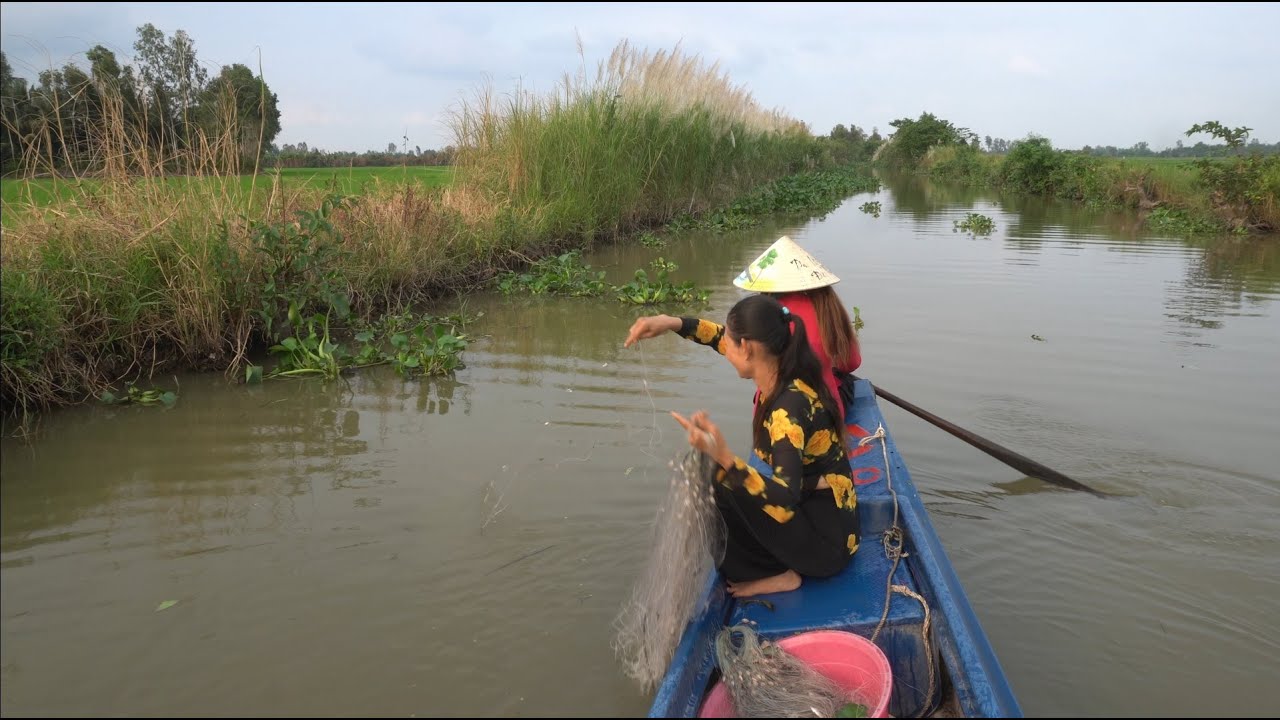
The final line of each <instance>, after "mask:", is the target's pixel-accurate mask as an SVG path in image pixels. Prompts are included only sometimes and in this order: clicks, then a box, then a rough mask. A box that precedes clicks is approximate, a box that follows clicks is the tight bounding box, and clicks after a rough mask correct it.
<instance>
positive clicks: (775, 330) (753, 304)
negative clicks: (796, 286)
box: [728, 295, 844, 447]
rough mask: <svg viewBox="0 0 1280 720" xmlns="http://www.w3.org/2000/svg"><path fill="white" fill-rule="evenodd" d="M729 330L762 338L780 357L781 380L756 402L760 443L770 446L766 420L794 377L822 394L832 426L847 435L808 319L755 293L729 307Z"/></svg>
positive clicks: (755, 427)
mask: <svg viewBox="0 0 1280 720" xmlns="http://www.w3.org/2000/svg"><path fill="white" fill-rule="evenodd" d="M728 325H729V334H730V335H731V336H732V337H733V339H735V340H738V341H741V340H758V341H760V343H761V344H763V345H764V347H765V349H766V350H767V351H768V352H769V353H770V354H771V355H773V356H774V357H776V358H777V360H778V382H777V384H775V385H774V387H773V390H772V392H770V393H769V395H768V397H762V398H760V402H759V403H757V404H756V412H755V421H754V423H753V433H754V437H755V444H756V447H768V446H769V434H768V431H766V430H765V429H764V420H765V416H766V414H767V413H768V412H770V408H772V407H773V404H774V402H775V401H776V400H777V399H778V396H779V395H780V394H782V392H783V391H784V390H786V389H787V388H788V387H790V385H791V382H792V381H793V380H800V381H801V382H803V383H804V384H806V385H808V386H809V387H810V388H812V389H813V391H814V392H815V393H817V394H818V400H819V401H821V402H822V407H823V409H824V410H826V412H827V414H828V415H829V416H830V417H831V422H832V427H834V428H836V430H837V432H838V433H839V434H841V435H843V432H844V418H841V417H839V416H838V413H839V410H838V408H839V406H838V405H837V404H836V402H835V399H834V398H832V397H831V392H830V391H829V390H828V389H827V384H826V383H825V382H823V377H822V365H821V363H820V362H819V361H818V357H817V356H816V355H814V353H813V349H812V348H810V347H809V335H808V330H807V329H806V328H805V325H804V320H802V319H800V318H799V317H797V316H796V315H794V314H792V313H791V311H790V310H788V309H787V308H786V307H783V306H782V305H781V304H780V303H779V302H778V301H777V300H775V299H774V298H772V297H769V296H767V295H753V296H751V297H748V298H745V299H743V300H741V301H739V302H738V304H737V305H734V306H733V309H732V310H730V311H729V318H728Z"/></svg>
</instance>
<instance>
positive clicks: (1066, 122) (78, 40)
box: [0, 2, 1280, 150]
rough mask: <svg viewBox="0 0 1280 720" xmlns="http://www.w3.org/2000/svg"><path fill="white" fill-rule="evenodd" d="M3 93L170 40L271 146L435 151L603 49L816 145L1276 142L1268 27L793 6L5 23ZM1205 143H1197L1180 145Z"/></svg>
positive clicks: (1233, 18) (1103, 14) (1273, 54)
mask: <svg viewBox="0 0 1280 720" xmlns="http://www.w3.org/2000/svg"><path fill="white" fill-rule="evenodd" d="M0 15H2V17H0V45H2V46H3V49H4V52H5V54H6V55H7V56H8V58H9V62H10V64H11V65H13V66H14V69H15V71H16V72H17V74H19V75H22V76H25V77H28V78H34V77H35V75H36V73H37V72H38V71H39V70H40V69H45V68H48V67H49V65H50V64H51V63H52V64H54V65H59V66H60V65H62V64H63V63H64V62H66V61H67V60H68V59H72V58H74V59H76V60H79V61H81V62H83V58H84V52H85V51H86V50H88V49H89V48H90V47H92V46H93V45H95V44H103V45H106V46H107V47H109V48H112V49H113V50H115V51H116V53H117V55H118V56H121V58H122V59H127V58H128V57H129V56H131V55H132V47H133V41H134V39H135V37H136V28H137V27H138V26H139V25H142V24H143V23H146V22H151V23H153V24H155V25H156V26H157V27H159V28H160V29H161V30H163V31H164V32H165V33H166V34H172V33H173V32H174V31H175V30H178V29H183V30H186V31H187V32H188V33H189V34H190V35H191V36H192V38H193V39H194V40H195V43H196V51H197V54H198V57H199V58H200V60H201V61H203V62H204V63H206V64H207V65H209V66H210V68H211V69H210V73H209V74H210V75H211V76H212V75H213V74H215V73H216V72H217V66H220V65H223V64H229V63H236V62H239V63H244V64H246V65H249V66H250V67H253V68H255V69H256V68H257V67H258V62H259V61H258V53H259V51H260V52H261V62H262V66H263V68H264V70H265V73H266V78H267V83H268V85H269V86H270V87H271V89H272V90H273V91H274V92H275V93H276V94H277V95H278V96H279V98H280V110H281V115H282V117H281V124H282V125H283V127H284V129H283V131H282V132H281V134H280V136H279V137H278V138H277V140H276V141H277V143H279V144H284V143H296V142H298V141H303V140H305V141H306V142H307V143H309V144H310V145H312V146H318V147H322V148H325V149H328V150H366V149H371V148H378V149H382V148H385V147H386V145H387V143H388V142H392V141H394V142H396V143H399V142H401V136H402V135H405V134H406V132H407V134H408V136H409V143H410V145H418V146H421V147H423V148H428V147H441V146H443V145H446V144H448V143H449V142H450V135H449V132H448V129H447V127H446V126H445V124H444V122H443V120H444V118H445V117H446V113H447V111H448V109H449V108H450V106H453V105H455V104H456V103H457V101H458V99H459V98H460V97H462V96H464V95H466V94H468V93H469V92H470V91H472V90H473V89H475V88H476V87H477V86H478V85H479V84H480V83H481V82H483V81H484V79H485V78H486V77H487V78H491V79H492V81H493V83H494V86H495V88H496V89H498V90H500V91H507V90H510V89H512V88H514V87H515V84H516V83H517V82H522V83H523V84H524V86H525V87H527V88H533V89H546V88H550V87H551V86H552V85H553V84H554V82H555V81H556V79H557V78H559V77H560V75H561V74H562V73H564V72H565V71H574V70H576V69H577V68H578V67H579V63H580V60H579V58H578V55H577V50H576V45H575V33H577V35H580V36H581V38H582V40H583V44H584V46H585V50H586V56H587V60H588V62H590V63H591V64H592V67H593V68H594V63H595V61H597V60H599V59H602V58H605V57H607V56H608V54H609V52H610V51H611V50H612V49H613V47H614V45H615V44H616V43H617V42H618V41H619V40H621V39H624V38H625V39H629V40H631V41H632V42H633V44H636V45H639V46H642V47H648V48H653V49H657V48H663V47H665V48H670V47H673V46H674V45H675V44H676V43H680V44H681V46H682V47H683V48H684V49H685V50H686V51H689V52H693V53H697V54H700V55H702V56H703V57H704V58H706V59H708V60H718V61H720V63H721V64H722V66H723V68H724V69H725V70H726V71H727V72H728V73H729V75H730V77H731V79H732V80H733V81H734V82H736V83H738V84H742V85H745V86H747V87H748V88H749V89H750V90H751V91H752V92H753V93H754V95H755V97H756V99H757V100H758V101H759V102H760V103H761V104H762V105H764V106H766V107H778V108H781V109H783V110H786V111H787V112H788V113H789V114H791V115H792V116H794V117H797V118H799V119H800V120H803V121H805V122H807V123H809V126H810V127H811V129H813V130H814V131H815V132H817V133H826V132H827V131H829V130H830V128H831V127H832V126H833V125H835V124H836V123H845V124H856V125H859V126H861V127H863V128H864V129H866V130H868V131H870V129H871V128H872V127H879V128H880V130H881V131H882V132H884V131H885V129H886V128H887V127H888V124H889V121H891V120H893V119H895V118H899V117H907V116H909V117H917V116H919V114H920V113H921V112H924V111H929V112H932V113H934V114H936V115H939V116H941V117H943V118H946V119H948V120H950V121H952V122H954V123H955V124H956V125H959V126H962V127H968V128H971V129H973V130H975V131H976V132H978V134H979V135H991V136H994V137H1004V138H1009V139H1014V138H1019V137H1024V136H1026V135H1027V134H1028V133H1036V134H1039V135H1044V136H1046V137H1048V138H1050V139H1051V140H1052V141H1053V143H1054V145H1055V146H1057V147H1066V148H1076V147H1080V146H1082V145H1086V144H1093V145H1118V146H1128V145H1132V144H1133V143H1135V142H1137V141H1139V140H1146V141H1148V142H1150V143H1151V145H1152V146H1153V147H1154V148H1157V149H1160V148H1164V147H1167V146H1170V145H1172V144H1173V143H1174V141H1176V140H1178V139H1181V138H1182V137H1183V136H1182V132H1183V131H1185V130H1186V129H1187V128H1189V127H1190V126H1191V125H1193V124H1195V123H1197V122H1200V121H1204V120H1211V119H1212V120H1220V121H1222V122H1223V123H1225V124H1227V125H1231V126H1237V125H1247V126H1249V127H1252V128H1254V133H1253V137H1255V138H1258V139H1260V140H1263V141H1265V142H1276V141H1280V5H1277V4H1274V3H1272V4H1266V5H1264V4H1242V3H1237V4H1216V3H1215V4H1212V5H1210V4H1183V5H1174V4H1165V3H1161V4H1150V5H1138V4H1132V5H1109V4H1108V5H1075V4H1071V5H1048V6H1044V5H1026V4H1018V5H1014V4H1006V3H1000V4H995V3H975V4H970V5H963V6H961V5H945V6H940V5H931V4H901V3H895V4H892V5H888V4H882V3H873V4H850V5H827V4H806V3H788V4H785V5H784V4H781V3H767V4H762V5H748V4H733V5H731V4H716V5H711V4H687V5H686V4H681V5H669V4H661V3H658V4H625V5H619V4H601V5H576V4H561V3H551V4H544V5H512V4H496V3H495V4H488V5H450V4H444V3H432V4H422V5H418V4H413V5H405V6H400V5H391V4H378V3H365V4H360V5H351V4H342V3H336V4H323V5H321V4H305V5H284V4H277V3H258V4H253V5H249V4H241V3H209V4H205V3H200V4H197V3H158V4H150V3H149V4H142V3H95V4H80V3H57V4H46V3H10V2H6V3H4V4H3V6H2V7H0ZM1196 139H1206V140H1207V139H1208V138H1204V136H1198V137H1197V138H1193V139H1192V140H1190V141H1189V142H1195V140H1196Z"/></svg>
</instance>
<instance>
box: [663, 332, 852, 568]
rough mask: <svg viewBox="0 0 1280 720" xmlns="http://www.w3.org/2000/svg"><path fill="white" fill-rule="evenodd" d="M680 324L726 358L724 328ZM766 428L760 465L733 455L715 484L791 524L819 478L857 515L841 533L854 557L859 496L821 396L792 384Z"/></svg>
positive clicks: (691, 336)
mask: <svg viewBox="0 0 1280 720" xmlns="http://www.w3.org/2000/svg"><path fill="white" fill-rule="evenodd" d="M681 321H682V326H681V329H680V331H679V332H680V335H681V336H683V337H685V338H687V339H689V340H693V341H694V342H697V343H699V344H701V345H706V346H708V347H713V348H715V349H716V350H717V351H718V352H720V353H721V354H724V342H725V337H724V327H723V326H722V325H718V324H716V323H713V322H710V321H707V320H699V319H697V318H689V317H686V318H681ZM764 428H765V430H767V431H768V437H769V445H768V447H756V448H755V449H754V452H755V455H756V457H757V458H758V459H759V460H760V462H759V463H747V462H745V461H743V460H742V459H741V458H738V457H735V458H734V466H733V467H732V468H730V469H728V470H724V469H722V470H720V472H719V474H718V475H717V480H718V481H719V482H720V483H721V484H722V485H724V486H725V487H727V488H729V489H731V490H734V491H735V494H737V492H738V491H742V492H745V494H746V498H744V500H745V501H746V502H747V503H749V504H752V505H754V506H756V507H757V508H758V509H759V510H760V511H761V512H763V513H764V514H765V515H767V516H769V517H770V518H772V519H773V521H774V522H775V523H777V524H778V525H787V524H788V523H791V522H792V520H793V519H794V518H795V516H796V514H797V512H799V511H801V506H802V505H803V504H804V503H806V502H807V501H809V500H810V499H811V498H813V497H814V495H815V492H816V491H817V487H818V482H819V480H824V481H826V485H827V486H828V487H830V488H831V492H832V495H833V496H834V500H835V505H836V508H838V509H840V510H844V511H847V512H849V513H853V514H854V517H853V518H850V519H849V520H850V521H851V524H849V525H848V526H847V532H844V533H841V534H840V537H841V538H842V539H843V540H844V545H845V549H846V550H848V552H849V553H850V554H852V553H853V552H854V551H855V550H857V549H858V533H857V524H856V508H857V504H858V500H857V493H856V492H855V490H854V487H853V478H852V474H851V472H850V468H849V459H848V455H847V454H846V452H845V445H844V434H843V433H842V432H840V428H838V427H836V426H835V425H834V423H833V421H832V419H831V415H830V413H828V412H827V411H826V410H825V409H824V408H823V406H822V402H821V400H819V399H818V394H817V393H816V392H814V390H813V388H811V387H809V385H807V384H805V383H804V382H803V381H801V380H799V379H796V380H792V381H791V384H790V385H789V386H788V387H787V388H786V389H785V390H783V391H782V392H781V393H779V394H778V397H777V399H776V400H775V401H774V403H773V406H772V407H771V408H769V410H768V412H767V413H766V414H765V417H764ZM753 465H758V466H761V467H760V468H759V469H758V468H757V467H753ZM763 468H769V469H771V471H772V472H771V473H770V472H768V471H765V470H763ZM824 495H825V493H824ZM747 498H749V500H747ZM842 514H843V513H842ZM840 525H841V526H846V523H845V522H840ZM830 530H835V528H831V529H830ZM823 534H824V535H828V536H829V535H831V534H833V533H827V532H824V533H823Z"/></svg>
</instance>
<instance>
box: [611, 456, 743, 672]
mask: <svg viewBox="0 0 1280 720" xmlns="http://www.w3.org/2000/svg"><path fill="white" fill-rule="evenodd" d="M714 473H715V463H714V461H712V460H711V459H710V458H709V457H708V456H706V455H703V454H702V453H699V452H696V451H690V452H689V453H688V454H686V455H685V456H684V458H683V459H682V460H681V461H680V462H678V463H675V462H673V463H672V468H671V482H670V485H669V486H668V489H667V494H666V497H664V498H663V501H662V503H661V505H659V507H658V513H657V515H656V517H655V519H654V523H653V533H652V536H651V541H650V551H649V558H648V560H647V562H646V563H645V566H644V570H643V571H642V572H641V573H640V576H639V577H638V578H637V580H636V582H635V584H634V585H633V586H632V588H631V594H630V596H629V597H628V599H627V601H626V602H625V603H623V606H622V609H621V610H620V611H619V613H618V616H617V619H616V620H615V622H614V626H615V628H616V630H617V635H616V637H615V639H614V650H615V651H616V652H617V654H618V657H619V658H620V659H621V661H622V663H623V666H624V667H625V670H626V673H627V675H629V676H630V677H632V678H633V679H635V680H636V681H637V682H638V683H640V685H641V687H642V688H643V689H644V690H645V691H650V690H652V689H653V688H655V687H657V685H658V683H659V682H660V681H661V680H662V676H663V675H664V674H665V673H666V671H667V665H668V664H670V662H671V657H672V656H673V655H674V654H675V650H676V646H677V645H679V643H680V636H681V634H682V633H683V632H684V628H685V625H687V624H688V623H689V621H690V620H691V619H693V618H694V617H695V616H696V615H697V614H698V613H700V612H702V610H703V609H704V607H703V604H704V603H705V601H706V597H705V596H704V595H703V592H702V591H703V588H705V587H706V585H707V583H708V581H709V580H710V577H711V574H712V573H713V572H715V569H716V567H717V566H718V565H719V564H720V562H721V561H722V560H723V559H724V549H725V529H724V520H722V519H721V517H720V512H719V510H717V509H716V503H715V492H714V486H713V483H714V481H715V474H714Z"/></svg>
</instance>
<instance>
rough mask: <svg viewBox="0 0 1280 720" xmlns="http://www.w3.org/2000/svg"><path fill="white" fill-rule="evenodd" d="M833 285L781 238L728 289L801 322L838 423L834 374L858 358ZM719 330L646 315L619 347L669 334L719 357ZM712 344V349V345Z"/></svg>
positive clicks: (813, 261)
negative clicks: (773, 304)
mask: <svg viewBox="0 0 1280 720" xmlns="http://www.w3.org/2000/svg"><path fill="white" fill-rule="evenodd" d="M838 282H840V278H838V277H836V276H835V275H834V274H833V273H832V272H831V271H830V270H828V269H826V268H825V267H823V265H822V263H820V262H818V261H817V260H816V259H815V258H814V257H813V256H812V255H810V254H809V253H808V252H806V251H805V249H804V248H802V247H800V246H799V245H798V244H796V242H795V241H794V240H792V239H791V238H789V237H786V236H785V235H784V236H783V237H781V238H778V240H777V241H776V242H775V243H773V245H771V246H769V248H768V249H767V250H765V251H764V252H763V253H761V254H760V257H757V258H756V259H755V260H753V261H751V264H750V265H748V266H747V268H746V269H745V270H743V271H742V273H740V274H739V275H738V277H736V278H734V280H733V284H734V285H737V286H738V287H740V288H742V289H744V290H754V291H756V292H759V293H766V294H769V295H773V296H774V297H775V298H776V299H777V300H778V302H780V303H781V304H782V306H783V307H785V308H787V310H789V311H790V312H792V313H794V314H795V315H796V317H799V318H800V319H801V320H803V321H804V324H805V327H807V328H809V329H810V332H809V336H808V337H809V346H810V348H811V349H812V350H813V353H814V355H816V356H817V358H818V362H819V364H820V365H821V366H822V375H823V380H824V382H825V384H826V386H827V389H828V390H829V391H830V393H831V396H832V397H833V398H835V402H836V403H837V405H838V409H839V413H840V415H839V417H841V418H843V417H845V414H844V413H845V408H844V401H843V398H842V396H841V393H840V377H839V376H838V375H837V373H851V372H853V371H854V370H857V369H858V366H859V365H861V364H862V354H861V352H860V351H859V348H858V336H857V334H855V332H854V329H853V322H852V321H851V320H850V319H849V314H848V312H846V311H845V309H844V304H843V303H841V302H840V297H839V296H838V295H836V292H835V290H832V289H831V286H832V285H834V284H836V283H838ZM719 330H720V327H719V326H718V325H716V324H715V323H712V322H709V321H707V320H699V319H698V318H691V317H685V318H677V317H672V316H670V315H651V316H648V317H642V318H640V319H638V320H636V321H635V323H634V324H633V325H632V326H631V330H630V332H629V333H628V334H627V339H626V342H625V343H623V344H624V346H626V347H630V346H631V345H633V344H634V343H635V342H637V341H639V340H643V339H646V338H651V337H657V336H659V335H661V334H662V333H664V332H667V331H670V332H675V333H678V334H679V335H680V336H681V337H684V338H687V339H689V340H693V341H694V342H697V343H700V344H702V345H709V346H712V347H715V348H716V350H717V351H719V352H720V353H721V354H722V355H723V354H724V349H723V348H722V347H719V346H718V342H719V340H718V339H719V338H722V337H723V333H722V332H718V331H719ZM713 338H715V339H716V340H715V341H714V342H715V343H716V344H713Z"/></svg>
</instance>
